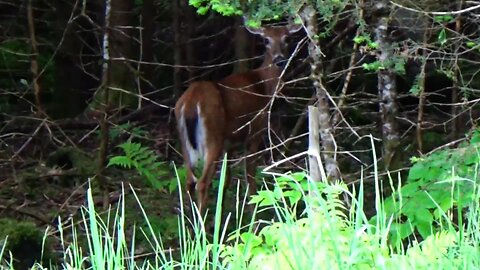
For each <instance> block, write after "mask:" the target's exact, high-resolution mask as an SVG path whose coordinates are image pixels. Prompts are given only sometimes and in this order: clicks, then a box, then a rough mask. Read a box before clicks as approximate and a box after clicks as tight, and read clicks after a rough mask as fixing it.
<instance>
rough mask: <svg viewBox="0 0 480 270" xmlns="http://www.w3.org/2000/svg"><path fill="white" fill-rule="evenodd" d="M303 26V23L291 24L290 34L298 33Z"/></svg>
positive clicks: (289, 27)
mask: <svg viewBox="0 0 480 270" xmlns="http://www.w3.org/2000/svg"><path fill="white" fill-rule="evenodd" d="M302 28H303V25H301V24H290V25H289V26H288V33H289V34H293V33H296V32H298V31H300V29H302Z"/></svg>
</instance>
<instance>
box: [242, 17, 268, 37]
mask: <svg viewBox="0 0 480 270" xmlns="http://www.w3.org/2000/svg"><path fill="white" fill-rule="evenodd" d="M247 22H248V17H247V16H246V15H243V25H245V29H247V30H248V32H250V33H252V34H254V35H261V36H263V34H264V32H263V28H262V27H258V28H253V27H251V26H248V25H247Z"/></svg>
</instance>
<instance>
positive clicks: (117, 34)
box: [90, 0, 138, 110]
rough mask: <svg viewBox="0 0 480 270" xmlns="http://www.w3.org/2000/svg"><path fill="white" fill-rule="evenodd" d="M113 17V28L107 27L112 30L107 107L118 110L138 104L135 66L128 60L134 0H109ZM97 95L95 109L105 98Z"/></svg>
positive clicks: (130, 48) (110, 33)
mask: <svg viewBox="0 0 480 270" xmlns="http://www.w3.org/2000/svg"><path fill="white" fill-rule="evenodd" d="M110 1H111V8H112V9H111V17H110V22H109V24H110V27H109V28H108V29H105V31H108V32H109V35H108V38H109V41H108V44H109V47H108V50H109V53H110V56H109V57H110V64H109V66H108V69H107V72H108V73H109V74H108V78H109V80H108V85H107V86H106V87H108V88H109V89H110V90H112V91H111V93H110V94H109V95H108V100H107V102H108V104H107V107H109V108H110V109H118V108H122V107H136V105H137V101H138V100H137V97H136V96H135V95H132V94H131V93H133V92H134V90H135V78H134V76H133V75H134V72H133V71H134V68H133V67H132V66H131V65H130V64H129V63H128V60H130V59H132V58H133V57H132V48H133V46H132V45H133V44H134V42H135V41H134V39H133V38H132V26H133V23H132V22H133V20H132V19H133V16H132V13H133V0H110ZM99 94H100V95H101V93H99V92H98V91H97V93H96V94H95V98H94V101H93V104H91V105H90V107H91V108H93V110H96V109H98V108H99V107H102V106H103V105H105V104H102V103H103V102H105V100H104V99H103V98H102V97H99Z"/></svg>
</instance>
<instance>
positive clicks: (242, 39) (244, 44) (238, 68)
mask: <svg viewBox="0 0 480 270" xmlns="http://www.w3.org/2000/svg"><path fill="white" fill-rule="evenodd" d="M233 40H234V41H235V42H234V46H235V60H236V62H235V66H234V67H233V70H234V73H240V72H245V71H247V70H248V69H249V66H248V61H246V60H247V58H248V57H249V55H248V43H249V42H250V39H249V37H248V34H247V32H246V31H245V27H243V20H242V19H241V18H236V19H235V38H234V39H233Z"/></svg>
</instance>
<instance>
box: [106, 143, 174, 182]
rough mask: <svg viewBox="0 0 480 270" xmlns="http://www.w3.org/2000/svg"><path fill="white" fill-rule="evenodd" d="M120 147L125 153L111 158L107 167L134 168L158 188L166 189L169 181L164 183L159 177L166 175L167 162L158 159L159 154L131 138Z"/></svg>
mask: <svg viewBox="0 0 480 270" xmlns="http://www.w3.org/2000/svg"><path fill="white" fill-rule="evenodd" d="M118 147H119V148H121V149H122V150H123V152H124V154H125V155H123V156H114V157H112V158H110V160H109V162H108V165H107V167H110V166H120V167H123V168H126V169H132V168H133V169H135V170H136V171H137V172H138V173H139V174H140V175H142V176H144V177H145V178H146V180H147V182H148V183H149V184H150V185H151V186H153V187H154V188H156V189H161V190H163V189H164V187H165V185H167V184H168V183H163V182H162V181H159V179H160V178H162V177H164V176H165V173H164V172H165V170H166V168H165V164H164V163H162V162H159V161H157V156H156V155H155V153H154V152H153V151H152V150H150V149H149V148H148V147H146V146H142V144H140V143H134V142H131V141H130V140H129V141H127V142H124V143H122V144H120V145H119V146H118Z"/></svg>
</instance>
